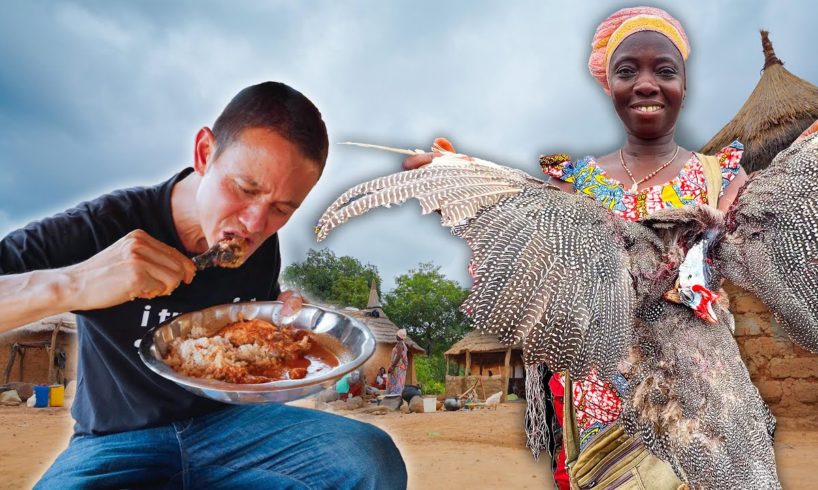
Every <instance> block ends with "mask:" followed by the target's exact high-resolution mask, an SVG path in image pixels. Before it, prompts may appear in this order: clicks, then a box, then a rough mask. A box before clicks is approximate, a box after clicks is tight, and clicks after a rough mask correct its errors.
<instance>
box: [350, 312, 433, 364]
mask: <svg viewBox="0 0 818 490" xmlns="http://www.w3.org/2000/svg"><path fill="white" fill-rule="evenodd" d="M374 309H375V310H377V311H378V318H375V317H372V316H370V315H368V314H367V313H369V312H371V311H372V309H368V310H343V311H342V312H343V313H344V314H345V315H349V316H351V317H353V318H355V319H357V320H360V321H362V322H364V323H365V324H366V326H367V327H369V330H370V331H371V332H372V335H373V336H374V337H375V341H376V342H378V343H379V344H381V343H383V344H394V343H395V337H396V336H397V333H398V326H397V325H395V324H394V323H392V320H390V319H389V317H387V316H386V313H384V312H383V310H382V309H380V308H374ZM406 346H407V347H409V350H411V351H414V352H415V353H418V354H425V353H426V350H425V349H424V348H423V347H421V346H420V345H418V343H417V342H415V341H414V340H412V339H411V338H410V337H409V336H408V335H407V336H406Z"/></svg>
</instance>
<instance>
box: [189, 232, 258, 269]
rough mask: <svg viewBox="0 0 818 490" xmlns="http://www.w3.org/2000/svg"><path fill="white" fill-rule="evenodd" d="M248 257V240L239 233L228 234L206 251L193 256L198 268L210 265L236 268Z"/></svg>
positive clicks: (205, 267)
mask: <svg viewBox="0 0 818 490" xmlns="http://www.w3.org/2000/svg"><path fill="white" fill-rule="evenodd" d="M246 257H247V240H246V239H245V238H244V237H240V236H237V235H228V236H226V237H225V238H223V239H221V240H219V241H218V243H216V244H215V245H213V246H212V247H210V248H209V249H208V250H207V251H206V252H205V253H203V254H201V255H197V256H196V257H193V263H194V264H196V269H197V270H204V269H207V268H208V267H228V268H236V267H239V266H240V265H241V264H243V263H244V259H245V258H246Z"/></svg>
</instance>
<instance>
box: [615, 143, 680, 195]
mask: <svg viewBox="0 0 818 490" xmlns="http://www.w3.org/2000/svg"><path fill="white" fill-rule="evenodd" d="M680 148H681V146H679V145H676V151H675V152H673V156H672V157H670V160H668V161H667V162H665V163H663V164H662V165H660V166H659V167H657V168H656V170H654V171H653V172H651V173H649V174H648V175H646V176H645V177H643V178H642V179H641V180H636V179H635V178H634V176H633V174H632V173H631V171H630V170H629V169H628V166H627V165H625V156H624V155H623V154H622V148H620V149H619V162H620V163H621V164H622V168H624V169H625V172H627V173H628V177H630V178H631V180H632V181H633V185H632V186H631V192H633V193H634V194H635V193H636V192H637V191H638V190H639V184H641V183H642V182H644V181H646V180H650V179H651V178H652V177H653V176H654V175H656V174H658V173H659V172H660V171H661V170H662V169H664V168H665V167H667V166H668V165H670V164H671V163H673V160H676V156H677V155H678V154H679V149H680Z"/></svg>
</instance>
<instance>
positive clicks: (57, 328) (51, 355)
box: [48, 322, 62, 384]
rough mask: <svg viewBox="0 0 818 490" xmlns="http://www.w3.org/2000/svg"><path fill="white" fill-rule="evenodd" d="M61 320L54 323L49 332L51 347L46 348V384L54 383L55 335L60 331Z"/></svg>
mask: <svg viewBox="0 0 818 490" xmlns="http://www.w3.org/2000/svg"><path fill="white" fill-rule="evenodd" d="M61 324H62V322H57V323H55V324H54V332H52V334H51V348H49V349H48V359H49V363H48V384H54V363H55V362H56V360H57V335H59V333H60V325H61Z"/></svg>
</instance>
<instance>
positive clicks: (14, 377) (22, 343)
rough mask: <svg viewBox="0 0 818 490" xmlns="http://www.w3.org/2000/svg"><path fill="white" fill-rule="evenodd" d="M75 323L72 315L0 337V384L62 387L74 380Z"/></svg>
mask: <svg viewBox="0 0 818 490" xmlns="http://www.w3.org/2000/svg"><path fill="white" fill-rule="evenodd" d="M76 346H77V322H76V319H75V318H74V315H73V314H71V313H61V314H59V315H54V316H50V317H47V318H43V319H42V320H39V321H36V322H33V323H30V324H28V325H23V326H22V327H18V328H15V329H12V330H9V331H8V332H4V333H2V334H0V369H2V371H0V373H2V374H0V383H7V382H9V381H21V382H26V383H54V382H58V383H62V382H63V381H65V380H66V379H74V378H76Z"/></svg>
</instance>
